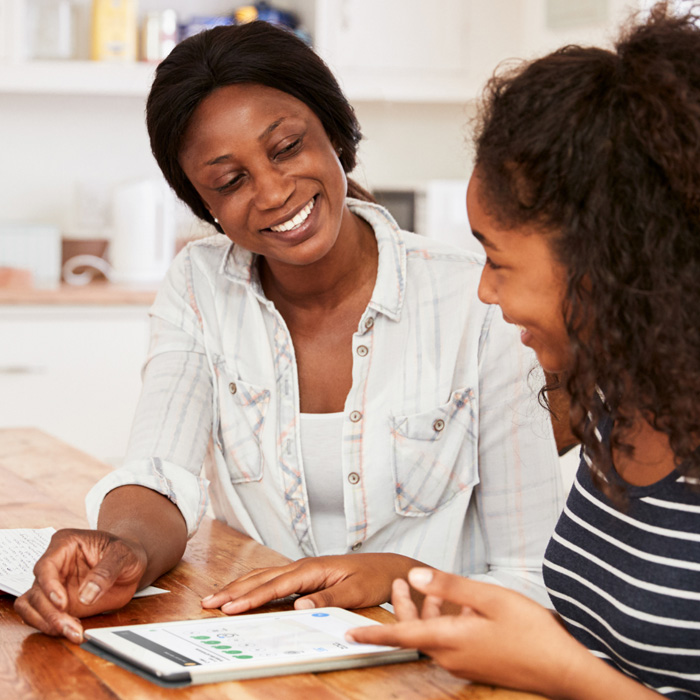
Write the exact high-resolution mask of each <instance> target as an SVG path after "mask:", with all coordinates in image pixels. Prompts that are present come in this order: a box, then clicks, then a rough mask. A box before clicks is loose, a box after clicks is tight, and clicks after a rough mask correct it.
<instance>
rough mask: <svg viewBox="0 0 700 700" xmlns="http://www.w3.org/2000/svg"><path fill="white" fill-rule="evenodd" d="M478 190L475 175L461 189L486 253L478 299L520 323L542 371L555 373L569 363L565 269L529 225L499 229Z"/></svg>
mask: <svg viewBox="0 0 700 700" xmlns="http://www.w3.org/2000/svg"><path fill="white" fill-rule="evenodd" d="M480 190H481V187H480V183H479V178H478V174H476V173H475V174H474V175H472V178H471V181H470V183H469V188H468V189H467V212H468V214H469V223H470V225H471V227H472V233H473V234H474V236H475V237H476V238H477V239H478V240H479V242H480V243H481V244H482V245H483V247H484V251H485V253H486V256H487V260H486V265H485V267H484V270H483V272H482V273H481V282H480V284H479V299H481V301H483V302H484V303H486V304H498V305H499V306H500V307H501V311H502V312H503V318H504V319H505V320H506V321H507V322H508V323H514V324H516V325H517V326H519V327H520V340H521V341H522V342H523V344H524V345H527V346H528V347H531V348H532V349H533V350H534V351H535V353H536V354H537V359H538V360H539V362H540V364H541V365H542V367H543V368H544V369H545V370H546V371H548V372H561V371H562V370H565V369H566V368H567V367H568V366H569V364H570V349H569V348H570V346H569V339H568V336H567V333H566V328H565V325H564V316H563V312H562V306H563V301H564V292H565V280H566V269H565V268H564V266H563V265H562V264H561V263H560V262H559V261H558V260H557V259H556V258H555V256H554V255H553V253H552V250H551V248H550V245H549V242H548V236H547V235H546V234H543V233H542V232H541V231H539V230H538V229H536V228H534V227H521V228H511V229H504V228H503V227H502V225H500V224H499V223H498V221H497V220H496V219H495V218H494V217H492V216H490V215H489V213H488V211H487V208H486V207H485V202H484V200H483V199H482V198H481V193H480Z"/></svg>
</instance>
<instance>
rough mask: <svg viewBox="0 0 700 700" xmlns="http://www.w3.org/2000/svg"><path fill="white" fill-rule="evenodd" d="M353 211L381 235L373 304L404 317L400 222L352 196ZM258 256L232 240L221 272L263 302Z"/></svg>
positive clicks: (396, 317)
mask: <svg viewBox="0 0 700 700" xmlns="http://www.w3.org/2000/svg"><path fill="white" fill-rule="evenodd" d="M347 202H348V207H349V208H350V211H351V212H352V213H353V214H356V215H357V216H360V217H362V218H363V219H364V220H365V221H366V222H367V223H368V224H369V225H370V226H371V227H372V229H373V230H374V235H375V236H376V237H377V249H378V253H379V265H378V269H377V281H376V283H375V285H374V290H373V292H372V298H371V300H370V302H369V307H370V308H371V309H374V310H375V311H377V312H379V313H382V314H385V315H386V316H388V317H389V318H390V319H391V320H392V321H398V320H399V318H400V317H401V308H402V306H403V301H404V295H405V286H406V245H405V243H404V240H403V237H402V235H401V230H400V229H399V226H398V224H397V223H396V221H394V218H393V217H392V216H391V214H390V213H389V212H388V211H387V210H386V209H385V208H384V207H382V206H380V205H379V204H372V203H370V202H363V201H361V200H358V199H352V198H350V197H349V198H348V200H347ZM257 258H258V256H257V255H256V254H254V253H251V252H250V251H248V250H245V249H244V248H241V247H240V246H236V245H234V244H233V243H231V244H230V245H229V246H228V247H227V248H226V249H225V250H224V253H223V259H222V261H221V265H220V266H219V273H220V274H222V275H224V276H225V277H227V278H228V279H230V280H231V281H233V282H238V283H240V284H244V285H246V286H248V287H250V288H251V290H252V291H253V292H254V293H255V295H256V296H258V297H259V298H260V299H261V300H262V301H263V302H265V303H267V301H268V300H267V298H266V297H265V293H264V292H263V290H262V285H261V284H260V277H259V274H258V265H257Z"/></svg>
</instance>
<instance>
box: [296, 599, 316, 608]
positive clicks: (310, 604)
mask: <svg viewBox="0 0 700 700" xmlns="http://www.w3.org/2000/svg"><path fill="white" fill-rule="evenodd" d="M294 607H295V608H296V609H297V610H311V609H312V608H315V607H316V603H314V601H313V600H309V599H308V598H299V600H296V601H294Z"/></svg>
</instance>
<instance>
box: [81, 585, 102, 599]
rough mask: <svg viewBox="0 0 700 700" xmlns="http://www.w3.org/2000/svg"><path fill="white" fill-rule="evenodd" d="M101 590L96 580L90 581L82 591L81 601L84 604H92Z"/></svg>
mask: <svg viewBox="0 0 700 700" xmlns="http://www.w3.org/2000/svg"><path fill="white" fill-rule="evenodd" d="M99 592H100V587H99V586H98V585H97V584H96V583H95V582H94V581H89V582H88V583H86V584H85V586H83V590H82V591H80V602H81V603H82V604H83V605H90V603H92V601H93V600H95V598H97V594H98V593H99Z"/></svg>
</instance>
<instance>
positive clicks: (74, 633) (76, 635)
mask: <svg viewBox="0 0 700 700" xmlns="http://www.w3.org/2000/svg"><path fill="white" fill-rule="evenodd" d="M63 636H64V637H66V638H67V639H70V641H71V642H75V643H76V644H80V642H82V641H83V632H82V630H79V629H77V628H76V627H73V625H64V626H63Z"/></svg>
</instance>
